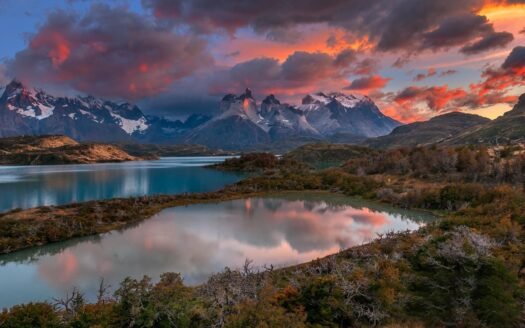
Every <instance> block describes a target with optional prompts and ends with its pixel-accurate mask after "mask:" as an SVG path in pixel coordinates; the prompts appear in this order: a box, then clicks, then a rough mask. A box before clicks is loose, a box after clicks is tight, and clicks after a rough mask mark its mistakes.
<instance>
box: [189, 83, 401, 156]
mask: <svg viewBox="0 0 525 328" xmlns="http://www.w3.org/2000/svg"><path fill="white" fill-rule="evenodd" d="M399 125H401V124H400V123H399V122H397V121H395V120H393V119H391V118H389V117H388V116H385V115H384V114H382V113H381V111H380V110H379V109H378V108H377V106H376V105H375V104H374V103H373V101H372V100H371V99H370V98H368V97H356V96H352V95H344V94H342V93H331V94H328V95H326V94H323V93H317V94H314V95H307V96H306V97H305V98H304V99H303V101H302V104H301V105H299V106H292V105H289V104H285V103H281V102H280V101H279V100H278V99H276V98H275V96H273V95H270V96H267V97H266V98H264V100H263V101H262V102H261V104H260V105H258V104H257V102H256V100H255V99H254V97H253V95H252V92H251V90H249V89H246V91H245V92H244V93H243V94H241V95H239V96H237V95H233V94H229V95H226V96H225V97H224V98H223V99H222V101H221V103H220V106H219V112H218V113H217V115H216V116H214V117H213V118H212V119H210V120H209V121H208V122H206V123H205V124H203V125H201V126H200V127H198V128H197V129H195V130H194V131H191V133H190V134H189V135H188V137H187V138H186V139H185V140H186V141H187V142H190V143H197V144H204V145H209V146H211V147H222V148H225V149H235V148H239V149H245V148H253V147H254V146H255V147H257V146H259V147H261V146H262V147H264V145H268V144H271V143H281V144H290V145H291V144H292V143H294V142H295V144H294V145H295V146H296V145H297V143H298V141H300V142H299V144H304V143H306V142H313V141H320V140H330V139H331V138H332V137H334V136H338V137H339V138H340V136H341V133H344V134H346V135H348V136H351V137H352V138H354V137H356V136H358V137H361V138H363V137H375V136H380V135H385V134H388V133H390V131H392V129H394V128H395V127H397V126H399Z"/></svg>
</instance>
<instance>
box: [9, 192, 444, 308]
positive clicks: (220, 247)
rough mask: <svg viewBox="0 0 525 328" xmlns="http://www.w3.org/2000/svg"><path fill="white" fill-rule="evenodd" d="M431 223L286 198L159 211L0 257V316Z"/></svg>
mask: <svg viewBox="0 0 525 328" xmlns="http://www.w3.org/2000/svg"><path fill="white" fill-rule="evenodd" d="M432 220H434V217H433V216H430V215H428V214H426V213H422V212H416V211H404V210H399V209H394V208H392V207H389V206H385V205H380V204H375V203H368V202H363V201H359V200H355V199H352V198H348V197H345V196H341V195H333V194H327V193H301V194H299V193H293V194H281V195H273V196H267V197H255V198H248V199H241V200H234V201H227V202H220V203H207V204H196V205H189V206H184V207H175V208H169V209H165V210H163V211H162V212H160V213H159V214H157V215H155V216H154V217H152V218H151V219H149V220H146V221H143V222H141V223H140V224H137V225H135V226H133V227H129V228H127V229H124V230H122V231H114V232H111V233H106V234H103V235H100V236H95V237H88V238H81V239H75V240H70V241H66V242H61V243H55V244H50V245H46V246H43V247H36V248H32V249H28V250H24V251H20V252H16V253H13V254H7V255H2V256H0V290H1V291H2V293H0V308H1V307H8V306H12V305H14V304H19V303H22V302H29V301H36V300H49V299H50V298H51V297H57V296H63V295H64V294H65V293H66V292H67V291H71V289H72V287H73V286H76V287H78V288H80V289H81V290H82V291H83V292H84V293H85V295H86V296H87V297H88V298H89V299H91V300H92V299H93V297H94V295H95V292H96V290H97V287H98V283H99V279H100V278H101V277H103V278H104V279H105V281H106V282H108V283H109V284H110V285H111V286H112V287H113V290H114V289H115V288H117V287H118V283H119V282H120V281H122V280H123V279H124V278H125V277H126V276H131V277H134V278H141V277H142V276H143V275H149V276H150V277H153V278H154V279H156V280H158V277H159V275H160V274H161V273H163V272H180V273H181V274H182V275H183V277H184V280H185V282H186V283H187V284H190V285H194V284H198V283H201V282H203V281H205V280H206V279H207V278H208V277H209V276H210V275H211V274H212V273H214V272H217V271H220V270H222V269H223V268H224V267H225V266H229V267H240V266H241V265H242V264H243V263H244V260H245V259H247V258H248V259H252V260H254V264H255V265H257V266H263V265H264V264H273V265H275V266H277V267H278V266H284V265H291V264H297V263H302V262H306V261H309V260H312V259H315V258H318V257H323V256H326V255H328V254H332V253H335V252H337V251H339V250H340V249H344V248H348V247H351V246H355V245H359V244H362V243H365V242H368V241H370V240H373V239H374V238H376V236H377V234H378V233H384V232H388V231H404V230H407V229H408V230H415V229H418V228H419V227H420V226H422V225H425V224H426V223H428V222H430V221H432Z"/></svg>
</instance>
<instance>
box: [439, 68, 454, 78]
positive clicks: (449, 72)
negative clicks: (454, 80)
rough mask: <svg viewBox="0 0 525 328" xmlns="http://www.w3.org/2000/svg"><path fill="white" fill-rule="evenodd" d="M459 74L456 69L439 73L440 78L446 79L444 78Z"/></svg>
mask: <svg viewBox="0 0 525 328" xmlns="http://www.w3.org/2000/svg"><path fill="white" fill-rule="evenodd" d="M457 72H458V71H456V70H455V69H449V70H446V71H443V72H441V73H439V76H440V77H444V76H449V75H454V74H456V73H457Z"/></svg>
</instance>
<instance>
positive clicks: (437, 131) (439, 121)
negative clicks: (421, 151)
mask: <svg viewBox="0 0 525 328" xmlns="http://www.w3.org/2000/svg"><path fill="white" fill-rule="evenodd" d="M490 122H491V121H490V120H489V119H487V118H484V117H481V116H479V115H473V114H466V113H460V112H453V113H447V114H443V115H439V116H436V117H434V118H432V119H430V120H428V121H425V122H415V123H411V124H407V125H403V126H399V127H397V128H395V129H394V130H393V131H392V132H391V133H390V134H389V135H386V136H382V137H377V138H371V139H368V140H366V141H365V142H364V144H365V145H367V146H370V147H374V148H397V147H409V146H418V145H429V144H435V143H442V142H448V140H450V139H451V138H454V137H456V136H458V135H459V134H461V133H463V132H465V130H469V129H473V128H476V127H481V126H483V125H484V124H490Z"/></svg>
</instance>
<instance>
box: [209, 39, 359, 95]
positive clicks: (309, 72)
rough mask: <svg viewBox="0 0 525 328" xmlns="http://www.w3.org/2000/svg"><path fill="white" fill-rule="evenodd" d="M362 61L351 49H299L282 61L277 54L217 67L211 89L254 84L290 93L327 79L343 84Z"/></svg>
mask: <svg viewBox="0 0 525 328" xmlns="http://www.w3.org/2000/svg"><path fill="white" fill-rule="evenodd" d="M361 64H362V63H361V62H359V61H358V60H357V57H356V53H355V52H354V51H352V50H348V49H346V50H343V51H341V52H340V53H338V54H335V55H330V54H327V53H323V52H305V51H296V52H294V53H292V54H291V55H290V56H288V57H287V58H286V59H285V60H284V61H283V62H282V63H281V62H279V61H278V60H277V59H275V58H268V57H260V58H255V59H252V60H248V61H244V62H240V63H237V64H236V65H234V66H233V67H231V68H227V69H223V70H217V71H216V72H215V74H214V77H213V78H212V82H211V86H210V90H211V92H212V93H214V94H222V93H225V92H235V91H238V90H242V89H244V88H246V87H250V88H252V89H254V90H257V91H258V92H262V93H279V92H282V93H288V92H290V91H292V90H300V89H305V88H311V87H318V85H319V84H322V83H324V82H326V83H331V84H332V85H334V84H335V85H339V87H338V88H340V85H342V84H343V83H344V81H345V76H346V75H347V74H355V72H356V71H357V70H361V67H360V66H361Z"/></svg>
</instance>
